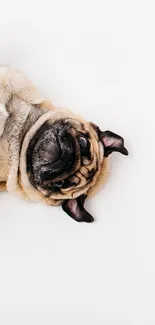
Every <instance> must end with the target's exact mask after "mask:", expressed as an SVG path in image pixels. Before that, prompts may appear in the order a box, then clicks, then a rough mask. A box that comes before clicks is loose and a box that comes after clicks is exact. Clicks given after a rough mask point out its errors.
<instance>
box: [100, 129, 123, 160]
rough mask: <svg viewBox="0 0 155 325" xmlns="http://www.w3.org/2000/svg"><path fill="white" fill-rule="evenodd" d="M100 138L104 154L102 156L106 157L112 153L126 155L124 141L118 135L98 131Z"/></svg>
mask: <svg viewBox="0 0 155 325" xmlns="http://www.w3.org/2000/svg"><path fill="white" fill-rule="evenodd" d="M100 137H101V139H102V142H103V144H104V149H105V153H104V156H105V157H108V156H109V154H111V153H112V152H113V151H117V152H120V153H122V154H123V155H126V156H127V155H128V150H127V149H126V148H125V147H124V139H123V138H122V137H120V136H119V135H118V134H115V133H113V132H111V131H104V132H102V131H100Z"/></svg>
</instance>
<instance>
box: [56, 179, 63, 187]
mask: <svg viewBox="0 0 155 325" xmlns="http://www.w3.org/2000/svg"><path fill="white" fill-rule="evenodd" d="M63 184H64V181H63V180H62V181H59V182H56V183H54V185H55V186H56V187H61V186H62V185H63Z"/></svg>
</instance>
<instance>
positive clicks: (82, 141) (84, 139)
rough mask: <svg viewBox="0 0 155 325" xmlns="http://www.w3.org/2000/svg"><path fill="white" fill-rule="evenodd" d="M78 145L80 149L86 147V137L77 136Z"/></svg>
mask: <svg viewBox="0 0 155 325" xmlns="http://www.w3.org/2000/svg"><path fill="white" fill-rule="evenodd" d="M79 145H80V148H81V149H85V148H86V147H87V139H86V138H84V137H80V138H79Z"/></svg>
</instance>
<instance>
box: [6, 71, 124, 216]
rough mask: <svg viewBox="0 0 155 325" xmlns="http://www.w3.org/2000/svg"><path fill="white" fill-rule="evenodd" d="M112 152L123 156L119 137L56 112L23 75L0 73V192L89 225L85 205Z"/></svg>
mask: <svg viewBox="0 0 155 325" xmlns="http://www.w3.org/2000/svg"><path fill="white" fill-rule="evenodd" d="M112 152H119V153H121V154H123V155H128V151H127V149H126V148H125V146H124V139H123V138H122V137H121V136H119V135H117V134H115V133H113V132H111V131H101V130H100V128H99V127H98V126H97V125H95V124H94V123H91V122H87V121H85V120H84V119H83V118H82V117H80V116H78V115H76V114H74V113H73V112H71V111H69V110H64V109H58V108H56V107H55V106H54V105H53V104H52V103H51V102H48V101H46V100H45V99H44V98H43V97H41V96H40V93H39V91H38V90H37V89H36V87H35V86H34V85H33V84H32V82H31V81H30V80H29V79H28V78H27V77H26V76H25V74H24V73H23V72H21V71H19V70H16V69H13V68H11V67H1V68H0V190H1V191H4V190H7V191H9V192H10V193H13V194H17V195H19V196H20V197H22V198H24V199H27V200H31V201H35V202H36V201H42V202H44V203H46V204H48V205H52V206H54V205H55V206H57V205H61V206H62V209H63V210H64V211H65V212H66V213H67V214H68V215H69V216H70V217H71V218H73V219H74V220H76V221H85V222H92V221H93V220H94V218H93V217H92V216H91V215H90V214H89V213H88V212H87V211H86V210H85V208H84V203H85V200H86V198H88V197H90V196H92V195H94V194H95V193H96V191H97V190H98V189H99V188H100V187H101V186H102V185H103V183H104V182H105V180H106V177H107V173H108V168H107V163H108V156H109V155H110V154H111V153H112Z"/></svg>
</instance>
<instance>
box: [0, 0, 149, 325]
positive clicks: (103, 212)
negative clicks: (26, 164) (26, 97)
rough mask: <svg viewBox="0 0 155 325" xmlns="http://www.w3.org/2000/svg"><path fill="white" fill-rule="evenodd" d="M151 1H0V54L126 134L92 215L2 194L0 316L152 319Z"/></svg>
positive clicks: (75, 324)
mask: <svg viewBox="0 0 155 325" xmlns="http://www.w3.org/2000/svg"><path fill="white" fill-rule="evenodd" d="M153 4H154V1H135V0H134V1H132V0H130V1H125V0H124V1H110V0H108V1H97V0H96V1H89V0H85V1H84V0H83V1H80V0H78V1H73V0H72V1H68V0H65V1H63V0H62V1H60V0H57V1H56V0H55V1H50V0H49V1H47V0H44V1H28V0H27V1H24V2H23V1H20V0H14V1H11V0H10V1H7V0H5V1H1V7H0V63H1V64H9V65H13V66H15V67H17V68H18V67H19V68H21V69H23V70H24V71H25V72H26V73H27V75H28V76H29V77H30V78H31V79H32V80H33V81H34V82H35V83H36V85H37V86H38V87H39V89H41V91H42V93H43V95H44V96H46V97H47V98H50V99H52V101H53V103H54V104H55V105H57V106H63V107H68V108H72V109H73V110H74V111H77V112H79V113H82V115H83V116H84V117H85V118H87V119H88V120H91V121H93V122H95V123H96V124H98V125H99V126H100V127H101V129H102V130H105V129H110V130H112V131H114V132H116V133H119V134H120V135H122V136H123V137H124V138H125V143H126V146H127V148H128V150H129V151H130V156H129V157H124V156H121V155H119V154H113V155H112V156H111V157H110V177H109V180H108V183H107V185H106V186H105V187H104V188H103V190H102V191H101V192H100V193H99V194H97V195H96V196H95V197H94V198H93V199H91V200H89V201H88V202H87V203H86V207H87V209H88V210H89V212H90V213H91V214H92V215H93V216H94V217H95V219H96V221H95V222H94V223H92V224H86V223H81V224H78V223H76V222H75V221H73V220H72V219H71V218H69V217H68V216H67V215H65V213H64V212H63V211H62V210H61V208H60V207H59V208H54V207H53V208H52V207H48V206H47V207H46V206H43V205H41V204H30V203H26V202H24V201H20V200H19V199H17V198H14V197H11V196H10V195H9V194H7V193H2V194H0V208H1V209H0V211H1V213H0V324H1V325H5V324H7V325H8V324H11V325H12V324H16V325H18V324H20V325H25V324H26V325H27V324H30V325H31V324H33V325H40V324H41V325H49V324H52V325H87V324H88V325H101V324H103V325H115V324H117V325H118V324H122V325H124V324H125V325H138V324H142V325H143V324H146V325H153V324H155V209H154V200H155V194H154V181H155V172H154V169H155V153H154V139H155V127H154V111H155V19H154V12H155V11H154V6H153Z"/></svg>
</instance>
